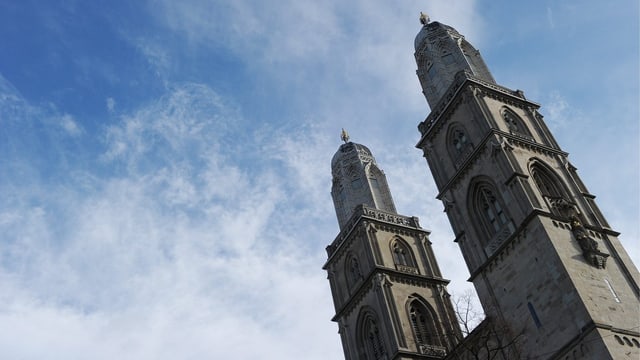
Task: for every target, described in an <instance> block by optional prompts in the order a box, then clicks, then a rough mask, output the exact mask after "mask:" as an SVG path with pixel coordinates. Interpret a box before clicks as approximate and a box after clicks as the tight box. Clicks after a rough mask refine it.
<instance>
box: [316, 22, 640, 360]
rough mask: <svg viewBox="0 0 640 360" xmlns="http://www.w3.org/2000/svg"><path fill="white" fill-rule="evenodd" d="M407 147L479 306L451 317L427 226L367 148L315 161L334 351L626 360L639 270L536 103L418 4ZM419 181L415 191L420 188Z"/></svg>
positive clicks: (639, 351) (378, 356)
mask: <svg viewBox="0 0 640 360" xmlns="http://www.w3.org/2000/svg"><path fill="white" fill-rule="evenodd" d="M421 22H422V24H423V27H422V29H421V30H420V32H419V33H418V35H417V37H416V40H415V51H416V52H415V58H416V62H417V65H418V70H417V75H418V78H419V80H420V84H421V85H422V89H423V93H424V95H425V97H426V99H427V102H428V103H429V107H430V108H431V113H430V114H429V116H428V117H427V118H426V119H425V120H424V121H423V122H421V123H420V124H419V125H418V129H419V130H420V133H421V139H420V141H419V142H418V144H417V147H418V148H420V149H422V151H423V153H424V157H425V158H426V159H427V162H428V164H429V168H430V169H431V173H432V175H433V177H434V179H435V182H436V184H437V186H438V190H439V193H438V194H437V198H438V199H440V200H441V201H442V202H443V204H444V207H445V211H446V213H447V215H448V217H449V221H450V222H451V227H452V228H453V232H454V234H455V236H456V238H455V242H457V243H458V245H459V246H460V250H461V251H462V254H463V256H464V259H465V262H466V265H467V268H468V269H469V272H470V281H472V282H473V284H474V286H475V289H476V291H477V293H478V297H479V299H480V301H481V303H482V307H483V310H484V313H485V314H486V318H485V320H484V321H482V322H481V323H480V324H479V325H478V326H477V327H476V328H475V329H474V330H473V331H471V332H470V333H469V332H463V331H461V329H460V326H459V323H458V319H457V316H458V315H465V314H460V313H459V311H456V310H454V307H453V306H452V301H451V299H450V296H449V294H448V293H447V290H446V285H447V284H448V280H446V279H445V278H444V277H443V275H442V273H441V272H440V269H439V268H438V264H437V262H436V259H435V256H434V254H433V251H432V248H431V243H430V241H429V231H427V230H425V229H423V228H422V227H421V226H420V224H419V223H418V219H417V218H416V217H410V216H404V215H400V214H398V213H397V212H396V208H395V205H394V203H393V199H392V196H391V192H390V190H389V186H388V184H387V181H386V178H385V174H384V173H383V172H382V170H381V169H380V168H379V166H378V164H377V163H376V160H375V158H374V157H373V154H372V153H371V151H370V150H369V149H368V148H367V147H366V146H364V145H360V144H356V143H353V142H349V139H348V135H346V133H343V140H344V141H345V143H344V144H343V145H342V146H340V148H339V150H338V152H337V153H336V154H335V156H334V157H333V159H332V161H331V171H332V175H333V185H332V189H331V195H332V197H333V202H334V205H335V209H336V215H337V217H338V223H339V225H340V233H339V234H338V236H337V237H336V239H335V240H334V241H333V242H332V243H331V244H330V245H329V246H328V247H327V253H328V260H327V262H326V264H325V265H324V269H325V270H326V271H327V273H328V278H329V282H330V286H331V292H332V294H333V301H334V304H335V309H336V314H335V317H334V318H333V321H335V322H337V323H338V326H339V334H340V337H341V340H342V344H343V348H344V354H345V358H346V359H347V360H382V359H385V360H392V359H398V360H399V359H563V360H564V359H597V360H601V359H638V358H640V328H639V326H640V320H639V315H638V312H639V309H640V301H639V298H640V288H639V287H638V281H639V274H638V270H637V269H636V267H635V266H634V265H633V263H632V262H631V260H630V258H629V256H628V255H627V253H626V252H625V250H624V248H623V247H622V245H621V244H620V242H619V240H618V238H617V236H618V235H619V234H618V233H617V232H616V231H614V230H613V229H611V227H610V226H609V224H608V223H607V220H606V219H605V217H604V216H603V215H602V213H601V212H600V210H599V209H598V207H597V205H596V203H595V201H594V199H595V196H594V195H592V194H591V193H589V190H588V189H587V187H586V186H585V185H584V184H583V183H582V181H581V180H580V177H579V176H578V174H577V173H576V168H575V167H574V166H573V165H572V164H571V163H570V162H569V160H568V154H567V153H566V152H564V151H563V150H562V149H561V148H560V146H559V145H558V144H557V143H556V141H555V139H554V138H553V135H552V134H551V132H550V131H549V129H548V128H547V126H546V125H545V123H544V121H543V119H542V116H541V115H540V114H539V113H538V111H537V110H538V108H539V105H538V104H536V103H534V102H531V101H529V100H528V99H526V98H525V96H524V94H523V93H522V92H521V91H513V90H510V89H508V88H505V87H503V86H500V85H498V84H496V82H495V81H494V79H493V77H492V75H491V73H490V71H489V69H488V68H487V66H486V64H485V63H484V61H483V60H482V57H481V56H480V54H479V52H478V50H476V49H475V48H474V47H473V46H472V45H471V44H470V43H469V42H468V41H466V40H465V38H464V36H462V35H460V34H459V33H458V32H457V31H456V30H455V29H453V28H452V27H450V26H447V25H444V24H441V23H438V22H429V20H428V19H427V18H426V17H424V16H423V17H422V18H421ZM425 196H427V195H426V194H425Z"/></svg>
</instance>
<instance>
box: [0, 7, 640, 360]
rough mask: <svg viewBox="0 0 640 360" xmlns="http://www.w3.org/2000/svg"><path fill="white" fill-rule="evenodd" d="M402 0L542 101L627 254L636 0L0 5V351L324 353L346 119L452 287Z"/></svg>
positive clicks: (633, 162) (635, 170) (634, 199)
mask: <svg viewBox="0 0 640 360" xmlns="http://www.w3.org/2000/svg"><path fill="white" fill-rule="evenodd" d="M420 11H425V12H427V13H429V14H430V16H431V18H432V20H437V21H441V22H444V23H447V24H449V25H451V26H454V27H455V28H456V29H458V30H459V31H460V32H461V33H462V34H464V35H465V36H466V38H467V39H468V40H470V41H471V42H472V43H473V44H474V45H475V46H476V47H477V48H479V49H480V50H481V52H482V54H483V56H484V59H485V61H486V63H487V64H488V66H489V68H490V69H491V71H492V73H493V75H494V77H495V78H496V80H497V82H498V83H500V84H502V85H505V86H507V87H510V88H513V89H522V90H524V91H525V93H526V95H527V97H528V98H530V99H532V100H533V101H536V102H538V103H540V104H542V108H541V112H542V114H543V115H545V119H546V121H547V124H548V125H549V127H550V128H551V129H552V131H553V133H554V135H555V137H556V140H558V142H559V143H560V144H561V146H562V147H563V149H564V150H565V151H568V152H569V153H570V154H571V156H570V160H571V161H572V163H573V164H574V165H575V166H576V167H577V168H578V169H579V174H580V175H581V176H582V179H583V181H584V182H585V183H586V185H587V187H588V188H589V189H590V191H591V192H592V193H593V194H595V195H596V196H597V197H598V198H597V201H598V204H599V205H600V207H601V209H602V211H603V213H604V214H605V216H606V217H607V219H608V220H609V222H610V223H611V224H612V227H613V228H614V229H615V230H617V231H620V232H622V237H621V240H622V241H623V244H624V245H625V246H626V248H627V250H628V251H629V252H630V254H631V256H632V258H633V259H634V261H635V262H636V263H638V261H639V259H640V254H639V251H638V242H637V239H638V235H639V231H638V230H639V229H638V218H639V217H640V214H639V210H638V203H639V199H640V196H639V163H640V160H639V146H638V135H640V134H639V129H638V123H639V121H638V120H639V119H640V115H639V110H638V104H639V100H640V98H639V89H638V79H639V74H638V68H639V66H638V65H639V60H638V53H639V49H638V44H639V39H638V33H639V29H638V13H639V11H638V4H637V2H636V1H630V0H623V1H620V2H618V3H617V4H616V6H611V5H610V4H609V3H607V2H603V1H577V0H565V1H550V0H546V1H520V2H514V1H507V0H496V1H481V0H476V1H473V0H466V1H462V0H460V1H447V2H446V4H445V2H435V1H416V0H411V1H402V2H388V1H364V0H356V1H350V2H344V1H333V0H328V1H322V2H307V1H292V0H282V1H250V0H234V1H233V2H224V1H215V0H211V1H206V0H183V1H171V0H157V1H137V2H131V1H91V2H88V1H85V2H82V1H55V2H54V1H48V2H43V1H39V2H36V1H4V2H1V3H0V38H2V42H3V50H2V51H1V52H0V169H1V171H0V196H1V198H2V199H3V201H2V202H1V203H0V234H2V243H1V244H0V309H1V310H0V349H2V353H3V356H6V357H8V358H21V359H41V358H48V359H85V358H92V359H114V358H118V359H176V358H181V359H201V358H225V357H231V356H233V357H234V358H238V359H248V358H255V357H256V356H259V357H260V358H261V359H289V358H291V359H293V358H305V359H333V358H341V357H342V350H341V345H340V342H339V337H338V335H337V326H336V325H335V324H334V323H331V322H330V318H331V317H332V315H333V305H332V303H331V295H330V292H329V286H328V281H327V280H326V274H324V272H323V271H322V270H321V266H322V264H323V263H324V261H325V257H326V253H325V251H324V247H325V246H326V245H328V244H329V243H330V242H331V241H332V240H333V239H334V237H335V236H336V235H337V233H338V225H337V221H336V219H335V214H334V211H333V205H332V202H331V198H330V195H329V191H330V183H331V179H330V159H331V157H332V156H333V154H334V152H335V151H336V150H337V148H338V146H339V145H340V138H339V134H340V129H341V128H342V127H345V128H346V129H347V130H348V131H349V132H350V134H351V138H352V140H353V141H356V142H360V143H363V144H366V145H367V146H368V147H369V148H370V149H371V150H372V151H373V153H374V155H375V156H376V158H377V161H378V164H379V165H380V166H381V167H382V168H383V169H384V170H385V172H386V174H387V177H388V181H389V184H390V187H391V191H392V193H393V196H394V199H395V202H396V207H397V208H398V210H399V212H400V213H402V214H406V215H415V216H418V217H420V219H421V224H422V225H423V226H424V227H426V228H429V229H431V230H432V232H433V233H432V235H431V240H432V242H433V244H434V245H433V246H434V249H435V251H436V255H437V256H438V260H439V263H440V266H441V269H442V272H443V274H444V276H445V277H448V278H450V279H451V280H452V283H451V285H450V286H449V289H450V291H451V292H453V293H454V294H459V293H462V292H464V291H465V289H467V288H469V284H468V283H466V281H465V280H466V278H467V277H468V273H467V271H466V268H465V267H464V265H463V262H462V259H461V256H460V255H459V251H458V249H457V248H456V245H455V244H454V243H453V235H452V234H451V231H450V229H449V225H448V222H447V220H446V218H445V216H444V214H443V212H442V205H441V204H440V203H439V202H438V201H436V200H435V199H434V197H435V194H436V188H435V185H434V184H433V180H432V178H431V175H430V173H429V171H428V168H427V165H426V163H425V161H424V159H423V158H422V156H421V154H420V151H419V150H417V149H414V145H415V143H416V142H417V141H418V138H419V137H418V131H417V128H416V127H417V124H418V123H419V122H420V121H422V120H423V119H424V118H425V117H426V115H427V114H428V112H429V109H428V106H427V104H426V101H425V99H424V97H423V96H422V94H421V92H420V91H421V90H420V86H419V83H418V80H417V78H416V76H415V68H416V66H415V62H414V59H413V39H414V37H415V35H416V33H417V32H418V31H419V29H420V24H419V22H418V15H419V12H420ZM247 345H249V346H247Z"/></svg>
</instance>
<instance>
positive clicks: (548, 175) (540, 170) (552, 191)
mask: <svg viewBox="0 0 640 360" xmlns="http://www.w3.org/2000/svg"><path fill="white" fill-rule="evenodd" d="M529 172H530V173H531V177H532V178H533V181H534V182H535V183H536V186H537V187H538V190H540V194H541V195H542V198H543V199H544V201H545V202H546V203H547V206H548V207H549V209H550V210H551V212H552V213H554V214H555V215H558V216H565V217H567V216H568V214H567V213H566V211H567V210H566V204H571V203H572V201H571V197H570V196H569V195H568V192H567V190H566V188H565V187H564V185H563V184H562V181H561V180H560V178H559V177H558V176H557V175H556V174H555V173H554V172H553V170H551V169H550V168H549V167H548V166H547V165H545V164H544V163H542V162H541V161H539V160H534V161H532V163H531V166H530V168H529Z"/></svg>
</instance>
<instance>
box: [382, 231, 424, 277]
mask: <svg viewBox="0 0 640 360" xmlns="http://www.w3.org/2000/svg"><path fill="white" fill-rule="evenodd" d="M389 249H390V251H391V256H392V257H393V263H394V264H395V265H396V268H397V269H399V270H404V271H408V270H410V269H417V267H418V266H417V262H416V257H415V254H414V253H413V250H412V249H411V246H409V244H408V243H407V242H406V241H405V240H404V239H403V238H401V237H400V236H394V237H393V238H391V241H389ZM411 272H415V270H411Z"/></svg>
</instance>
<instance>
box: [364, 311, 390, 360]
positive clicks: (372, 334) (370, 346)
mask: <svg viewBox="0 0 640 360" xmlns="http://www.w3.org/2000/svg"><path fill="white" fill-rule="evenodd" d="M364 337H365V339H364V340H365V346H366V352H367V354H368V355H369V358H370V359H373V360H378V359H382V358H383V356H384V354H385V352H386V351H385V349H384V343H383V342H382V336H381V334H380V329H379V328H378V325H377V324H376V322H375V321H374V320H373V319H372V318H368V319H367V320H366V324H365V331H364Z"/></svg>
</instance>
